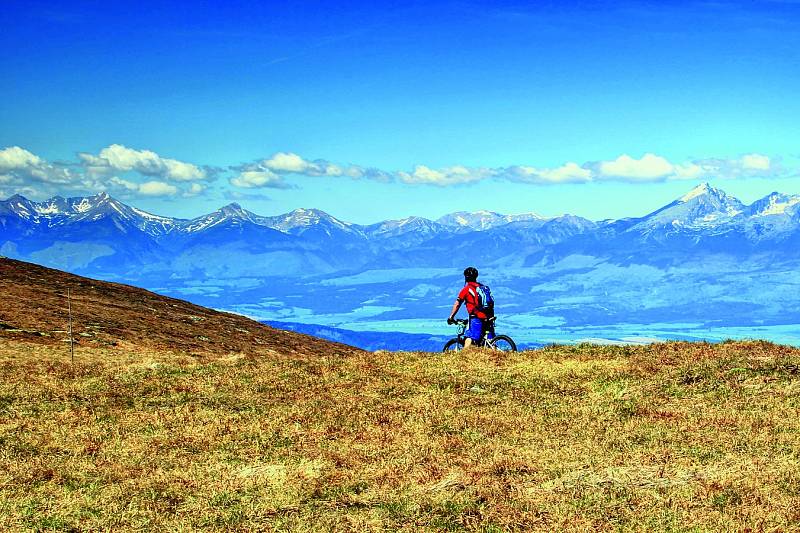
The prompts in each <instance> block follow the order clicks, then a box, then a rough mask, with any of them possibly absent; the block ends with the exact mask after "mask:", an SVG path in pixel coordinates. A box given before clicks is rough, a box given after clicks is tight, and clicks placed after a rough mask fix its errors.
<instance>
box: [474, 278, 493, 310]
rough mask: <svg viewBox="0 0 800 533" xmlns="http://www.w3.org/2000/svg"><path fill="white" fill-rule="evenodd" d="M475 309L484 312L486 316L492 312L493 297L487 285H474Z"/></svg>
mask: <svg viewBox="0 0 800 533" xmlns="http://www.w3.org/2000/svg"><path fill="white" fill-rule="evenodd" d="M475 310H476V311H480V312H482V313H486V314H487V315H488V316H491V315H493V314H494V298H492V291H491V289H489V286H488V285H482V284H480V283H479V284H478V286H477V287H475Z"/></svg>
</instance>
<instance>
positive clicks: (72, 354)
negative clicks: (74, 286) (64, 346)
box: [67, 288, 75, 366]
mask: <svg viewBox="0 0 800 533" xmlns="http://www.w3.org/2000/svg"><path fill="white" fill-rule="evenodd" d="M67 309H68V310H69V357H70V360H71V362H72V365H73V366H74V365H75V348H74V347H73V344H72V299H71V298H70V289H69V288H67Z"/></svg>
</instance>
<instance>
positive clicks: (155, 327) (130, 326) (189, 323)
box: [0, 258, 355, 357]
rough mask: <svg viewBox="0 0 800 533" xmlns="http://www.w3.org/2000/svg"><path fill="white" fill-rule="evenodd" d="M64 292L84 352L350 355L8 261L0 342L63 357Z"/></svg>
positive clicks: (2, 281)
mask: <svg viewBox="0 0 800 533" xmlns="http://www.w3.org/2000/svg"><path fill="white" fill-rule="evenodd" d="M68 289H69V290H70V293H71V306H72V317H73V332H74V335H73V337H74V339H75V341H76V342H77V344H78V346H79V347H81V348H84V349H86V350H92V349H94V348H102V349H104V350H109V351H111V352H112V353H113V351H114V350H120V351H131V350H132V351H135V350H137V349H142V350H148V351H158V352H160V353H170V352H172V353H175V354H181V355H190V356H197V357H208V356H215V357H219V356H222V355H230V354H264V353H272V352H274V351H276V350H278V351H281V352H286V353H302V354H307V355H313V354H315V353H324V354H325V355H346V354H350V353H352V352H353V351H354V350H355V349H354V348H350V347H348V346H345V345H341V344H335V343H329V342H326V341H322V340H320V339H317V338H315V337H311V336H307V335H301V334H297V333H292V332H287V331H281V330H276V329H274V328H271V327H269V326H265V325H263V324H260V323H258V322H255V321H252V320H249V319H247V318H245V317H242V316H239V315H234V314H230V313H222V312H218V311H213V310H211V309H208V308H205V307H200V306H197V305H193V304H190V303H189V302H186V301H183V300H176V299H173V298H167V297H164V296H160V295H157V294H154V293H152V292H149V291H146V290H144V289H139V288H136V287H131V286H128V285H121V284H118V283H108V282H104V281H98V280H93V279H88V278H83V277H80V276H75V275H72V274H68V273H66V272H61V271H58V270H53V269H49V268H45V267H42V266H39V265H34V264H31V263H24V262H22V261H15V260H13V259H6V258H0V294H2V295H3V303H2V305H0V339H2V340H4V341H9V342H14V341H24V342H34V343H36V344H43V345H47V346H49V347H53V348H56V347H58V348H62V349H63V348H64V346H65V342H66V341H68V334H67V329H68V320H69V315H68V302H67V290H68Z"/></svg>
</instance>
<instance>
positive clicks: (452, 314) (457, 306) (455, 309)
mask: <svg viewBox="0 0 800 533" xmlns="http://www.w3.org/2000/svg"><path fill="white" fill-rule="evenodd" d="M462 303H464V300H462V299H461V298H457V299H456V303H454V304H453V310H452V311H450V320H453V319H454V318H455V317H456V313H458V310H459V309H461V304H462Z"/></svg>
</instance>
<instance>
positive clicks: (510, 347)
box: [442, 317, 517, 352]
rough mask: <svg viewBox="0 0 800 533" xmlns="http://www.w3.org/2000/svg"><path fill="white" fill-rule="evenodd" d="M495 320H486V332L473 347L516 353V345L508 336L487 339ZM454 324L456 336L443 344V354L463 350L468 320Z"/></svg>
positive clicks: (457, 320)
mask: <svg viewBox="0 0 800 533" xmlns="http://www.w3.org/2000/svg"><path fill="white" fill-rule="evenodd" d="M496 319H497V317H492V318H490V319H489V320H488V322H489V324H488V325H487V328H486V331H484V332H483V336H482V337H481V340H479V341H478V342H477V343H473V346H478V347H481V348H488V349H490V350H497V351H501V352H516V351H517V345H516V343H514V341H513V340H512V339H511V337H509V336H508V335H495V336H494V337H492V338H491V339H489V338H487V334H488V333H489V332H490V331H494V323H495V320H496ZM454 323H455V324H456V325H457V326H458V336H456V337H453V338H452V339H450V340H449V341H447V342H446V343H445V345H444V348H443V349H442V351H443V352H454V351H459V350H463V349H464V341H465V340H466V338H467V336H466V335H465V332H466V331H467V326H468V325H469V320H464V319H456V320H455V321H454Z"/></svg>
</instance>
